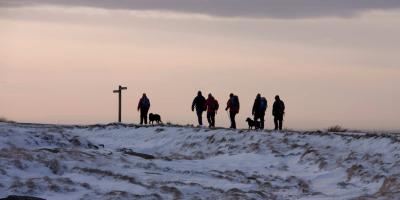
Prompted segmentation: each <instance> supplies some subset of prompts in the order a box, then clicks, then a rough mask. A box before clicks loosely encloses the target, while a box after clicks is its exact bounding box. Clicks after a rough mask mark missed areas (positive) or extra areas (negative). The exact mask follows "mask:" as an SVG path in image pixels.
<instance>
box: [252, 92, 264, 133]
mask: <svg viewBox="0 0 400 200" xmlns="http://www.w3.org/2000/svg"><path fill="white" fill-rule="evenodd" d="M266 110H267V99H266V98H265V97H261V94H257V96H256V99H255V100H254V104H253V109H252V114H253V116H254V121H258V120H260V129H264V121H265V111H266Z"/></svg>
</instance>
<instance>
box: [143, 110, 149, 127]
mask: <svg viewBox="0 0 400 200" xmlns="http://www.w3.org/2000/svg"><path fill="white" fill-rule="evenodd" d="M148 112H149V110H144V116H143V117H144V124H147V113H148Z"/></svg>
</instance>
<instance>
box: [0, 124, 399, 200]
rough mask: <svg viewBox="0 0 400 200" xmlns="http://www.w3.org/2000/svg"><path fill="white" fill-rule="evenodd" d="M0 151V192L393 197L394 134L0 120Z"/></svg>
mask: <svg viewBox="0 0 400 200" xmlns="http://www.w3.org/2000/svg"><path fill="white" fill-rule="evenodd" d="M0 149H1V151H0V198H3V197H6V196H8V195H11V194H19V195H30V196H36V197H42V198H45V199H354V198H358V197H361V198H362V199H369V198H371V199H376V198H381V199H399V198H400V137H399V136H398V135H395V134H368V133H341V134H335V133H322V132H305V133H303V132H282V133H279V132H273V131H272V132H257V131H247V130H227V129H212V130H211V129H203V128H193V127H184V126H154V127H152V126H151V127H140V126H136V125H118V124H110V125H93V126H58V125H40V124H18V123H16V124H13V123H0ZM129 151H134V152H139V153H145V154H150V155H153V156H155V159H153V160H146V159H143V158H140V157H137V156H133V155H131V154H129Z"/></svg>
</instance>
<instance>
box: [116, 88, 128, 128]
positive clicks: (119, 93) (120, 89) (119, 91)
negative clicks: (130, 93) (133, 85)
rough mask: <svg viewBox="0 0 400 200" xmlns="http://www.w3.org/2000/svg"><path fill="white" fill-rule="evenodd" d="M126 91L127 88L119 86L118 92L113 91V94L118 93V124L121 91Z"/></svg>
mask: <svg viewBox="0 0 400 200" xmlns="http://www.w3.org/2000/svg"><path fill="white" fill-rule="evenodd" d="M126 89H128V88H127V87H122V86H119V87H118V90H114V91H113V93H118V122H119V123H121V121H122V119H121V110H122V109H121V107H122V106H121V102H122V95H121V94H122V90H126Z"/></svg>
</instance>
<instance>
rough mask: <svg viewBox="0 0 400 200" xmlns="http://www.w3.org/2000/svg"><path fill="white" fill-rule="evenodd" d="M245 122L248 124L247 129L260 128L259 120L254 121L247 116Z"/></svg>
mask: <svg viewBox="0 0 400 200" xmlns="http://www.w3.org/2000/svg"><path fill="white" fill-rule="evenodd" d="M246 122H247V124H249V130H251V129H253V127H254V129H260V128H261V122H259V121H254V120H252V119H250V117H248V118H247V119H246Z"/></svg>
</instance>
